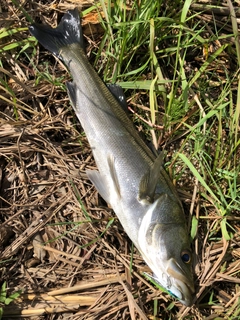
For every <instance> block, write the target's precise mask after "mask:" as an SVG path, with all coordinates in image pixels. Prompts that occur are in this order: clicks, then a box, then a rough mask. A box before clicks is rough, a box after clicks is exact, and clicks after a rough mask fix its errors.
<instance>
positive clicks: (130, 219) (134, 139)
mask: <svg viewBox="0 0 240 320" xmlns="http://www.w3.org/2000/svg"><path fill="white" fill-rule="evenodd" d="M29 30H30V33H31V34H32V35H33V36H34V37H35V38H36V39H37V40H38V41H39V42H40V43H41V44H42V45H43V46H44V47H45V48H46V49H48V50H49V51H51V52H52V53H53V54H54V55H55V56H57V57H59V58H60V59H61V60H63V62H64V63H65V65H66V66H67V67H68V69H69V70H70V73H71V75H72V78H73V82H71V83H67V90H68V95H69V98H70V100H71V103H72V105H73V107H74V110H75V113H76V115H77V117H78V119H79V121H80V122H81V125H82V127H83V129H84V131H85V133H86V136H87V138H88V141H89V144H90V146H91V149H92V152H93V156H94V159H95V162H96V165H97V168H98V170H87V175H88V177H89V179H90V180H91V181H92V183H93V184H94V185H95V187H96V189H97V190H98V192H99V194H100V195H101V196H102V197H103V199H105V201H106V202H108V203H109V204H110V205H111V207H112V208H113V210H114V212H115V213H116V215H117V217H118V219H119V220H120V222H121V224H122V226H123V228H124V230H125V231H126V233H127V235H128V236H129V238H130V239H131V240H132V241H133V243H134V244H135V246H136V247H137V249H138V250H139V251H140V253H141V255H142V257H143V258H144V260H145V262H146V263H147V264H148V266H149V267H150V269H151V270H152V271H153V274H154V279H155V280H156V281H157V282H159V283H160V284H161V285H162V286H163V287H164V288H166V290H167V291H168V292H169V293H170V294H171V295H173V296H174V297H176V298H178V299H179V300H180V301H181V302H182V303H183V304H185V305H187V306H190V305H191V304H192V300H193V295H194V282H193V273H192V263H191V260H192V253H191V248H190V242H189V237H188V232H187V227H186V222H185V217H184V212H183V208H182V205H181V202H180V200H179V198H178V195H177V192H176V190H175V188H174V186H173V184H172V182H171V180H170V178H169V177H168V175H167V173H166V172H165V170H164V168H163V166H162V158H163V156H162V154H160V155H159V156H158V157H156V156H155V155H154V154H153V153H152V152H151V150H150V149H149V148H148V146H147V145H146V144H145V142H144V141H143V140H142V139H141V138H140V136H139V134H138V132H137V131H136V129H135V128H134V125H133V123H132V121H131V120H130V118H129V117H128V115H127V114H126V112H125V111H124V110H123V108H122V106H121V101H120V100H121V99H120V98H117V95H118V94H116V91H117V90H112V89H113V88H111V87H107V86H106V85H105V84H104V82H103V81H102V80H101V79H100V78H99V76H98V74H97V73H96V72H95V70H94V69H93V67H92V66H91V64H90V63H89V61H88V59H87V57H86V55H85V51H84V45H83V35H82V29H81V24H80V17H79V12H78V11H77V9H75V10H71V11H69V12H67V13H66V14H65V15H64V16H63V18H62V20H61V22H60V24H59V25H58V27H57V28H55V29H54V28H51V27H50V26H47V25H39V24H33V25H32V26H30V27H29ZM111 91H112V92H113V93H112V92H111ZM120 96H121V95H120ZM121 98H122V97H121Z"/></svg>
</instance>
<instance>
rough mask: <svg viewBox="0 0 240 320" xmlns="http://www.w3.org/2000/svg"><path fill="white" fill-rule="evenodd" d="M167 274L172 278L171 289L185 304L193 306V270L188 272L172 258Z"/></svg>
mask: <svg viewBox="0 0 240 320" xmlns="http://www.w3.org/2000/svg"><path fill="white" fill-rule="evenodd" d="M167 274H168V275H169V277H170V278H171V288H169V291H170V292H171V293H172V294H173V295H174V296H175V297H177V298H178V299H179V300H180V301H181V303H182V304H184V305H185V306H188V307H189V306H191V305H192V303H193V298H194V292H195V288H194V281H193V274H192V272H191V270H189V272H188V273H186V272H185V270H184V269H183V268H182V267H181V266H180V265H179V264H178V263H177V261H176V260H175V259H173V258H172V259H170V261H169V264H168V268H167Z"/></svg>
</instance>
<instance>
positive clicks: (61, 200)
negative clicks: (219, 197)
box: [0, 0, 240, 320]
mask: <svg viewBox="0 0 240 320" xmlns="http://www.w3.org/2000/svg"><path fill="white" fill-rule="evenodd" d="M91 3H92V2H91V1H76V0H74V1H73V0H71V1H63V2H61V3H59V4H57V3H56V2H52V3H51V1H45V2H44V1H43V2H42V3H39V4H37V3H35V2H32V1H27V2H23V4H22V5H23V8H24V10H26V12H27V13H28V15H29V16H31V17H32V18H33V20H35V19H37V20H38V21H39V20H41V21H44V22H47V23H54V24H56V20H59V16H60V14H58V13H60V12H61V13H62V12H64V11H66V10H68V9H72V8H73V7H75V6H76V4H77V5H78V7H79V8H82V7H83V8H86V7H88V6H89V5H91ZM1 9H2V13H0V15H1V16H2V19H1V20H2V21H1V22H0V27H1V28H3V27H9V26H10V27H11V28H22V27H26V26H27V24H28V23H27V21H26V18H25V16H24V14H23V11H22V10H21V9H19V8H18V7H17V5H14V4H13V2H12V1H10V0H2V2H1ZM195 9H196V10H199V8H198V7H197V6H195ZM200 10H201V7H200ZM216 14H219V12H218V13H216ZM221 14H223V17H224V15H226V12H225V13H224V12H223V13H221ZM36 17H37V18H36ZM210 17H211V14H208V12H206V13H204V15H203V19H205V21H208V19H210ZM90 18H91V17H89V19H90ZM90 20H91V19H90ZM93 20H94V19H93ZM95 22H96V21H92V22H91V23H90V22H89V20H88V21H87V20H85V21H84V23H85V25H86V26H85V29H84V32H85V34H88V35H89V37H90V41H91V42H90V47H89V52H90V51H91V50H93V49H94V47H95V46H97V44H98V38H100V37H101V27H100V26H99V25H97V24H96V23H95ZM217 23H219V24H221V23H225V22H224V19H219V21H218V22H217ZM28 37H29V34H28V31H27V30H25V31H24V30H23V31H21V32H17V33H16V34H14V35H12V36H11V37H7V38H4V39H0V49H1V48H2V47H3V46H5V45H6V44H9V43H11V42H17V41H22V40H23V39H27V38H28ZM22 47H23V44H21V45H20V46H19V47H17V48H13V49H9V50H5V51H0V55H1V56H0V61H1V67H0V76H1V79H2V81H1V83H0V219H1V220H0V221H1V227H0V248H1V259H0V263H1V264H0V271H1V279H2V282H3V281H6V282H7V286H8V288H9V292H10V293H11V292H14V291H17V290H22V294H21V295H20V296H19V297H18V298H16V299H15V300H14V301H13V302H12V303H11V304H10V305H9V306H5V307H4V316H5V317H6V318H7V319H12V318H21V317H22V318H27V317H32V319H72V320H77V319H92V320H93V319H96V320H97V319H102V320H103V319H132V320H135V319H136V320H137V319H156V320H157V319H180V318H185V319H196V320H197V319H207V320H210V319H239V317H240V309H239V301H240V291H239V283H240V278H239V271H240V259H239V258H240V246H239V244H240V235H239V232H236V233H235V234H234V236H233V239H232V241H226V240H224V239H219V240H218V241H215V242H214V244H213V243H210V242H209V240H208V239H209V234H210V233H211V230H212V229H213V227H214V226H215V225H216V222H217V221H218V219H219V216H217V215H216V214H215V212H214V211H213V207H212V206H211V205H209V215H208V218H207V219H205V220H204V219H203V220H201V223H200V225H199V231H198V232H199V233H198V237H197V239H196V240H195V252H196V253H197V255H196V260H195V273H196V278H197V279H196V286H197V295H196V304H195V305H194V306H193V307H192V308H185V307H183V306H182V305H181V304H180V303H179V302H177V301H174V302H172V301H173V300H172V299H171V298H169V296H168V295H167V294H165V293H162V292H160V291H159V290H157V289H155V288H154V287H153V286H152V285H151V284H149V283H148V282H147V281H146V280H145V279H144V278H143V276H142V275H141V272H142V271H149V270H148V268H147V267H146V265H145V263H144V262H143V260H142V258H141V256H140V255H139V253H138V252H137V251H136V249H134V248H133V247H132V244H131V242H130V241H129V239H128V237H127V235H126V234H125V233H124V231H123V229H122V227H121V225H120V224H119V222H118V220H117V218H116V217H115V216H114V214H113V212H112V210H111V209H110V208H108V207H107V205H106V203H105V202H103V200H102V199H101V198H100V197H99V196H98V194H97V192H96V190H95V189H94V187H93V186H92V184H91V183H90V182H89V180H88V179H87V177H86V174H85V169H86V167H88V168H94V167H95V164H94V161H93V158H92V154H91V150H90V148H89V145H88V143H87V139H86V137H85V136H84V133H83V132H82V129H81V126H80V125H79V123H78V121H77V120H76V118H75V115H74V113H73V111H72V109H71V107H70V105H69V101H68V98H67V96H66V93H65V92H64V91H63V86H62V83H64V82H65V80H66V79H68V78H69V75H68V73H67V71H66V70H65V68H64V67H63V66H62V65H61V64H58V65H56V64H55V59H54V58H52V57H51V56H50V55H46V54H45V53H44V52H45V51H44V50H43V49H42V48H41V54H40V55H39V52H36V54H35V56H33V57H32V61H34V63H35V66H33V64H32V63H30V60H31V59H28V58H29V56H28V55H27V54H29V55H31V53H32V49H31V50H28V49H26V50H25V51H24V52H26V54H19V55H18V53H19V50H20V48H22ZM39 59H40V60H41V61H39ZM43 60H44V61H45V68H43V63H42V61H43ZM38 62H39V65H38ZM35 67H38V68H39V70H40V71H41V72H42V75H41V78H40V79H39V80H38V81H36V77H37V74H38V75H39V73H37V72H36V70H35ZM49 74H53V75H54V76H53V77H52V78H50V79H49V77H48V75H49ZM132 106H134V102H133V104H132ZM133 109H134V108H133ZM170 153H171V150H170ZM191 191H192V190H191ZM195 191H196V189H194V191H193V196H192V194H191V193H190V191H187V186H185V187H184V185H183V187H182V193H181V195H182V198H183V199H184V200H185V205H186V207H187V208H188V209H189V208H190V211H192V210H193V208H194V209H195V210H196V212H197V217H199V215H200V210H201V207H200V206H201V201H202V200H201V199H199V198H198V196H197V193H195ZM211 210H212V211H211ZM231 219H232V221H234V224H235V227H236V229H237V230H238V231H240V227H239V219H240V218H239V212H237V211H236V213H234V215H232V216H231ZM201 224H202V225H204V227H203V228H201V227H202V226H201ZM203 230H208V231H207V233H205V234H204V233H203ZM213 289H214V292H215V297H217V298H218V302H217V303H215V302H212V304H211V303H209V301H210V300H211V295H212V292H213ZM204 297H205V298H204ZM154 300H155V301H158V304H156V303H154ZM199 301H200V303H199ZM156 306H157V307H156ZM155 308H157V312H156V310H155Z"/></svg>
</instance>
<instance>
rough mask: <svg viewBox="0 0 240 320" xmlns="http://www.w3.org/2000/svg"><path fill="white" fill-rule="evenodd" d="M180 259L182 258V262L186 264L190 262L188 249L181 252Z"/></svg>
mask: <svg viewBox="0 0 240 320" xmlns="http://www.w3.org/2000/svg"><path fill="white" fill-rule="evenodd" d="M181 259H182V261H183V262H184V263H186V264H188V263H190V262H191V260H192V259H191V253H190V252H189V251H187V250H186V251H183V252H182V253H181Z"/></svg>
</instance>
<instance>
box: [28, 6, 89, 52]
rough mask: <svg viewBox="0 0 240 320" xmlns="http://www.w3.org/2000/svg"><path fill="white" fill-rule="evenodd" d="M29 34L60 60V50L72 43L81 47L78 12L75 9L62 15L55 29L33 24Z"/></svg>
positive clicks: (81, 36) (81, 39)
mask: <svg viewBox="0 0 240 320" xmlns="http://www.w3.org/2000/svg"><path fill="white" fill-rule="evenodd" d="M29 31H30V33H31V34H32V35H33V36H34V37H35V38H36V39H37V40H38V41H39V42H40V43H41V44H42V45H43V46H44V47H45V48H46V49H47V50H49V51H50V52H52V53H53V54H54V55H56V56H57V57H59V58H61V48H62V47H65V46H67V45H70V44H73V43H79V44H80V46H81V47H84V45H83V35H82V27H81V23H80V17H79V12H78V10H77V8H76V9H74V10H70V11H68V12H67V13H65V14H64V16H63V17H62V20H61V22H60V23H59V25H58V26H57V28H55V29H54V28H52V27H50V26H48V25H41V24H37V23H35V24H33V25H31V26H30V27H29Z"/></svg>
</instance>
